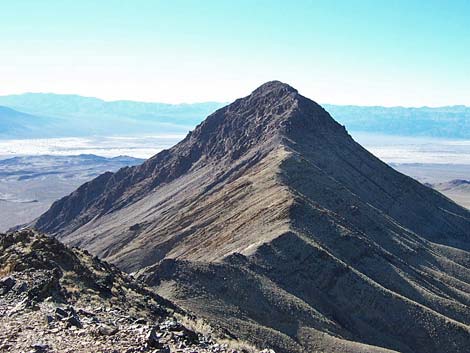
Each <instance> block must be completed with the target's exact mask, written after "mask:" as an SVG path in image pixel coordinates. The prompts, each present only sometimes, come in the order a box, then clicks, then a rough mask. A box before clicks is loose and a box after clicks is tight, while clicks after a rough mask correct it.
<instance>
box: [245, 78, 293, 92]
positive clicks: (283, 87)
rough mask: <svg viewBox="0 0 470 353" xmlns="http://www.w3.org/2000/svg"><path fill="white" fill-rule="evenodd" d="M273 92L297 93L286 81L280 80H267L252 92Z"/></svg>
mask: <svg viewBox="0 0 470 353" xmlns="http://www.w3.org/2000/svg"><path fill="white" fill-rule="evenodd" d="M269 93H273V94H276V95H279V94H286V93H287V94H290V93H298V91H297V90H296V89H295V88H294V87H292V86H290V85H288V84H287V83H284V82H281V81H276V80H275V81H268V82H266V83H263V84H262V85H261V86H259V87H258V88H257V89H255V90H254V91H253V94H269Z"/></svg>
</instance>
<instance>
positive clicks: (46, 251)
mask: <svg viewBox="0 0 470 353" xmlns="http://www.w3.org/2000/svg"><path fill="white" fill-rule="evenodd" d="M192 328H196V330H194V329H192ZM197 328H205V330H204V333H201V332H200V331H198V330H197ZM214 335H215V336H218V337H222V336H223V333H222V332H221V331H220V330H218V329H215V330H214V329H212V328H211V327H210V326H208V325H206V326H203V325H201V322H200V321H199V323H198V322H196V320H195V317H194V316H191V315H189V314H188V313H186V312H184V311H183V310H181V309H180V308H178V307H177V306H175V305H173V304H172V303H171V302H169V301H167V300H165V299H163V298H161V297H159V296H158V295H156V294H154V293H153V292H152V291H150V290H149V289H148V288H146V287H145V286H143V285H142V284H141V283H138V282H137V281H135V280H134V279H132V278H131V277H129V276H128V275H126V274H124V273H122V272H121V271H120V270H118V269H117V268H116V267H115V266H112V265H109V264H107V263H105V262H102V261H100V260H98V259H97V258H96V257H92V256H91V255H90V254H88V253H87V252H86V251H82V250H79V249H69V248H67V247H66V246H64V245H63V244H61V243H59V242H58V241H57V240H55V239H53V238H49V237H46V236H44V235H40V234H37V233H34V232H32V231H29V230H24V231H20V232H15V233H10V234H0V351H1V352H129V353H130V352H154V353H155V352H170V350H171V351H172V352H173V351H176V350H178V351H179V352H201V353H203V352H207V353H209V352H237V350H236V349H232V348H230V347H229V345H228V344H227V343H222V344H219V343H217V342H216V341H214V339H213V337H211V336H214ZM227 342H228V341H227ZM230 344H231V345H235V344H236V345H237V346H240V347H243V346H244V344H243V343H241V342H237V341H235V340H231V341H230ZM246 347H247V348H248V349H251V348H250V346H248V345H246ZM240 351H241V350H240ZM266 352H268V350H266Z"/></svg>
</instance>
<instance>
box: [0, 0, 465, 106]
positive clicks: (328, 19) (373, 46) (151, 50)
mask: <svg viewBox="0 0 470 353" xmlns="http://www.w3.org/2000/svg"><path fill="white" fill-rule="evenodd" d="M0 38H1V42H0V43H1V47H0V80H1V81H0V82H1V84H0V94H2V95H3V94H11V93H22V92H31V91H32V92H56V93H76V94H81V95H88V96H96V97H100V98H104V99H108V100H112V99H132V100H144V101H161V102H170V103H178V102H197V101H209V100H210V101H230V100H233V99H234V98H236V97H239V96H243V95H246V94H248V93H249V92H250V91H251V90H252V89H254V88H256V87H257V86H258V85H259V84H261V83H263V82H265V81H268V80H272V79H278V80H282V81H284V82H287V83H289V84H291V85H293V86H294V87H296V88H298V89H299V90H300V91H301V93H303V94H304V95H306V96H308V97H310V98H312V99H314V100H316V101H318V102H321V103H335V104H358V105H385V106H393V105H403V106H422V105H428V106H441V105H452V104H465V105H470V1H464V0H460V1H459V0H449V1H437V0H426V1H424V0H408V1H401V0H399V1H393V0H387V1H385V0H383V1H381V0H375V1H372V0H371V1H369V0H349V1H346V0H345V1H341V0H337V1H333V0H330V1H322V0H318V1H306V0H305V1H301V0H297V1H275V0H272V1H255V0H252V1H244V0H237V1H235V0H233V1H224V0H218V1H210V0H205V1H201V0H199V1H189V0H188V1H157V0H153V1H125V0H121V1H105V0H101V1H86V0H82V1H76V0H75V1H68V0H65V1H64V0H62V1H48V0H42V1H36V0H35V1H25V0H16V1H8V2H7V1H3V2H2V4H1V5H0Z"/></svg>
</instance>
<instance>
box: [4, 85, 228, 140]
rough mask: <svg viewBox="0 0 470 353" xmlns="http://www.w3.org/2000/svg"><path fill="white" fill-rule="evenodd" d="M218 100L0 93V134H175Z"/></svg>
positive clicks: (186, 127) (202, 115) (217, 106)
mask: <svg viewBox="0 0 470 353" xmlns="http://www.w3.org/2000/svg"><path fill="white" fill-rule="evenodd" d="M222 105H223V103H214V102H206V103H194V104H164V103H144V102H132V101H114V102H106V101H103V100H101V99H97V98H90V97H82V96H77V95H60V94H46V93H25V94H21V95H10V96H1V97H0V106H3V107H0V138H29V137H72V136H74V137H75V136H77V137H78V136H91V135H106V136H109V135H130V134H165V133H169V134H181V133H186V132H188V131H189V130H191V129H192V128H193V127H194V126H195V125H196V124H198V123H199V122H200V121H201V120H202V119H204V117H206V116H207V115H208V114H210V112H212V111H213V110H215V109H217V108H219V107H221V106H222ZM20 116H21V117H22V118H21V119H18V117H20ZM28 117H29V119H28ZM41 127H42V129H41Z"/></svg>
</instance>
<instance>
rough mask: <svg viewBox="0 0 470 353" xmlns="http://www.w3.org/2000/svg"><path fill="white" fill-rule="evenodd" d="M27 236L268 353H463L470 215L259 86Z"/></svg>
mask: <svg viewBox="0 0 470 353" xmlns="http://www.w3.org/2000/svg"><path fill="white" fill-rule="evenodd" d="M34 226H35V227H36V228H37V229H39V230H41V231H44V232H46V233H48V234H50V235H52V236H54V237H56V238H58V239H60V240H62V241H64V242H65V243H67V244H71V245H74V246H79V247H81V248H84V249H87V250H88V251H90V252H91V253H93V254H94V255H97V256H99V257H101V258H104V259H105V260H107V261H110V262H111V263H114V264H115V265H117V266H118V267H119V268H121V269H122V270H124V271H127V272H134V273H135V274H136V275H137V276H138V278H139V279H140V280H142V281H145V283H146V284H147V285H149V286H152V287H153V290H155V291H156V292H157V293H159V294H160V295H161V296H163V297H165V298H167V299H170V300H172V301H174V302H176V303H177V304H178V305H180V306H181V307H183V308H184V309H186V310H190V311H192V312H193V313H195V315H197V316H198V317H201V318H204V319H206V320H208V321H209V322H210V323H212V324H216V325H220V327H222V328H224V329H225V330H227V332H230V334H231V335H234V336H235V337H239V338H242V339H245V340H248V341H250V342H251V343H252V344H254V345H256V346H259V347H271V348H273V349H275V350H276V351H278V352H315V351H320V352H390V351H395V352H405V353H412V352H426V353H433V352H436V353H438V352H455V353H457V352H461V353H464V352H468V347H469V346H470V326H469V325H470V284H469V283H470V270H469V268H470V252H469V251H470V212H469V211H468V210H466V209H464V208H462V207H460V206H458V205H457V204H455V203H454V202H452V201H451V200H449V199H447V198H446V197H444V196H443V195H441V194H440V193H439V192H437V191H435V190H432V189H431V188H429V187H426V186H424V185H422V184H420V183H419V182H417V181H415V180H413V179H411V178H409V177H407V176H405V175H403V174H400V173H399V172H397V171H395V170H393V169H392V168H390V167H389V166H387V165H386V164H385V163H383V162H382V161H380V160H379V159H377V158H375V157H374V156H373V155H372V154H370V153H369V152H368V151H367V150H365V149H364V148H362V147H361V146H360V145H359V144H357V143H356V142H355V141H354V140H353V139H352V138H351V136H350V135H349V134H348V133H347V131H346V129H345V128H344V127H343V126H341V125H340V124H338V123H337V122H335V120H334V119H333V118H332V117H331V116H330V115H329V114H328V112H327V111H325V110H324V109H323V108H322V107H321V106H319V105H318V104H316V103H315V102H313V101H312V100H310V99H308V98H306V97H304V96H302V95H301V94H299V93H298V91H297V90H295V89H294V88H292V87H290V86H289V85H286V84H284V83H281V82H278V81H273V82H268V83H266V84H264V85H262V86H261V87H259V88H258V89H256V90H255V91H253V92H252V93H251V94H250V95H249V96H247V97H244V98H241V99H238V100H236V101H235V102H233V103H232V104H230V105H228V106H226V107H224V108H221V109H219V110H217V111H216V112H214V113H213V114H212V115H210V116H209V117H207V118H206V120H205V121H204V122H203V123H201V124H200V125H199V126H197V127H196V128H195V130H194V131H192V132H191V133H189V134H188V135H187V136H186V138H185V139H184V140H183V141H181V142H180V143H178V144H177V145H175V146H174V147H173V148H171V149H169V150H165V151H162V152H161V153H159V154H157V155H156V156H154V157H152V158H150V159H149V160H147V161H146V162H144V163H143V164H142V165H140V166H136V167H131V168H123V169H121V170H119V171H118V172H116V173H105V174H103V175H101V176H99V177H97V178H96V179H94V180H92V181H90V182H89V183H86V184H84V185H82V186H81V187H80V188H78V189H77V190H76V191H74V192H73V193H72V194H70V195H69V196H67V197H65V198H63V199H61V200H59V201H57V202H55V203H54V204H53V205H52V207H51V208H50V209H49V210H48V211H47V212H46V213H45V214H43V215H42V216H41V217H40V218H39V219H37V221H36V222H35V224H34Z"/></svg>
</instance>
